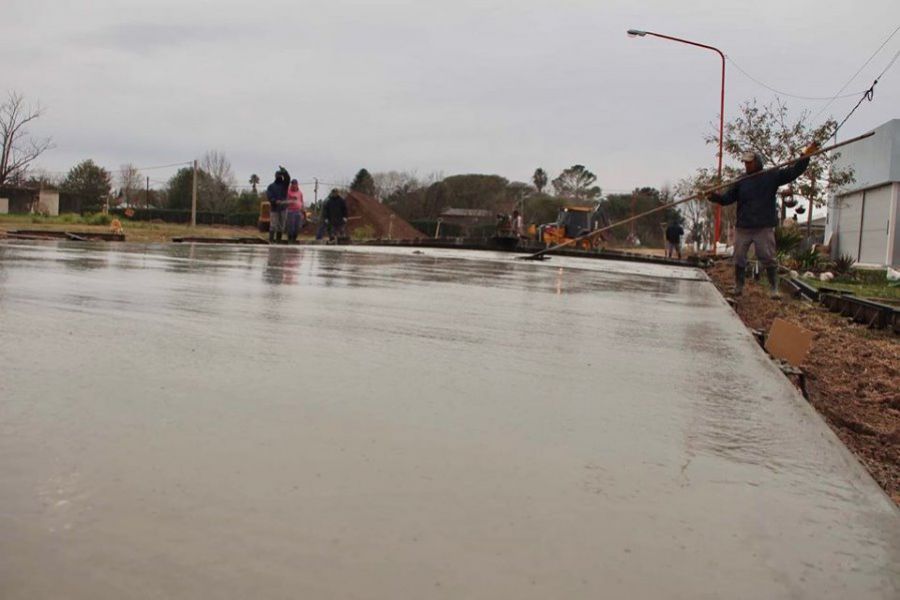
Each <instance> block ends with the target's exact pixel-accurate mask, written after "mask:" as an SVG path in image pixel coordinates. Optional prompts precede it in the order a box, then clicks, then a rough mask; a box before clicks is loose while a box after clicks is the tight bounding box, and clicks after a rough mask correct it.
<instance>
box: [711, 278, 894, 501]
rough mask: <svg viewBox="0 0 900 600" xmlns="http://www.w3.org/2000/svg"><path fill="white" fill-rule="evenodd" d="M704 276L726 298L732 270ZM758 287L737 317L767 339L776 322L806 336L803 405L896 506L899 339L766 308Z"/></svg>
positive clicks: (792, 309)
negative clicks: (818, 417) (820, 418)
mask: <svg viewBox="0 0 900 600" xmlns="http://www.w3.org/2000/svg"><path fill="white" fill-rule="evenodd" d="M707 273H708V274H709V276H710V279H712V281H713V283H715V285H716V286H717V287H718V288H719V289H720V290H721V291H722V293H723V294H725V295H726V297H728V296H730V290H731V288H732V287H733V285H734V270H733V266H732V264H731V263H730V262H727V261H718V262H717V263H716V264H715V265H714V266H713V267H711V268H710V269H708V271H707ZM764 279H765V278H764V277H763V281H760V282H758V283H756V282H752V281H750V282H748V283H747V286H746V288H745V289H744V294H743V296H742V297H741V298H740V299H739V300H738V301H737V302H736V303H735V305H734V309H735V311H736V312H737V314H738V316H740V318H741V320H742V321H743V322H744V324H745V325H747V327H749V328H751V329H757V330H762V331H768V330H769V328H770V327H771V325H772V321H773V320H774V319H775V318H776V317H781V318H782V319H785V320H787V321H790V322H792V323H795V324H797V325H800V326H801V327H804V328H806V329H808V330H810V331H812V332H813V334H814V338H813V346H812V349H811V351H810V353H809V356H808V357H807V359H806V362H805V363H804V364H803V370H804V371H805V373H806V387H807V391H808V393H809V401H810V403H811V404H812V405H813V406H814V407H815V408H816V410H818V411H819V413H821V414H822V416H824V417H825V420H826V422H827V423H828V425H829V426H830V427H831V428H832V429H833V430H834V432H835V433H836V434H837V435H838V437H839V438H840V439H841V440H842V441H843V442H844V443H845V444H846V445H847V447H849V448H850V450H852V451H853V453H854V454H856V456H857V457H858V458H859V459H860V461H862V463H863V464H864V465H865V466H866V468H867V469H868V470H869V472H870V473H871V474H872V477H874V478H875V480H876V481H877V482H878V483H879V484H880V485H881V487H883V488H884V489H885V491H887V493H888V494H889V495H890V496H891V498H893V500H894V502H896V503H897V504H898V505H900V336H898V335H896V334H895V333H893V332H891V331H890V330H883V331H879V330H873V329H868V328H867V327H865V326H863V325H858V324H855V323H853V322H851V321H850V320H849V319H847V318H845V317H841V316H840V315H838V314H835V313H831V312H828V310H827V309H825V308H824V307H822V306H820V305H817V304H813V303H810V302H804V301H800V300H792V299H790V298H789V297H784V299H782V300H772V299H770V298H769V297H768V286H767V285H766V284H765V282H764Z"/></svg>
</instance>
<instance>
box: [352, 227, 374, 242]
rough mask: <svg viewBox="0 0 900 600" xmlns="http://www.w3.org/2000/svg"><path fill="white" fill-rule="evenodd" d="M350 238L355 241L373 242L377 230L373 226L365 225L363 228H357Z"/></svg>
mask: <svg viewBox="0 0 900 600" xmlns="http://www.w3.org/2000/svg"><path fill="white" fill-rule="evenodd" d="M350 237H351V238H352V239H354V240H371V239H372V238H374V237H375V228H374V227H372V226H371V225H363V226H362V227H357V228H356V229H354V230H353V232H352V233H351V234H350Z"/></svg>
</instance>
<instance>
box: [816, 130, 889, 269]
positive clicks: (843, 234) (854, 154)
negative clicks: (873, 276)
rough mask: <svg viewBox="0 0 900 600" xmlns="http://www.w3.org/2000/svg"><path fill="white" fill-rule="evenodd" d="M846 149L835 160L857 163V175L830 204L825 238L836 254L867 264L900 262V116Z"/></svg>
mask: <svg viewBox="0 0 900 600" xmlns="http://www.w3.org/2000/svg"><path fill="white" fill-rule="evenodd" d="M840 152H841V155H840V157H838V159H837V160H836V161H835V165H836V166H838V167H841V168H846V167H852V168H853V171H854V173H855V176H856V180H855V181H854V183H852V184H850V185H849V186H847V187H846V188H845V189H843V190H841V191H840V192H838V193H837V194H835V197H834V198H833V199H832V200H831V202H830V203H829V207H828V209H829V210H828V223H827V226H826V232H825V238H826V240H827V239H828V238H831V247H832V253H833V254H834V255H835V256H837V255H842V254H846V255H850V256H852V257H853V258H854V259H856V260H857V262H859V263H860V264H862V265H869V266H877V267H883V266H888V265H890V266H894V267H896V266H898V265H900V227H898V226H897V225H898V224H897V221H898V215H900V119H893V120H891V121H888V122H887V123H885V124H883V125H881V126H880V127H878V128H877V129H875V135H873V136H872V137H870V138H867V139H864V140H862V141H859V142H856V143H855V144H850V145H849V146H845V147H844V148H842V149H841V151H840Z"/></svg>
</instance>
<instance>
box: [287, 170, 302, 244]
mask: <svg viewBox="0 0 900 600" xmlns="http://www.w3.org/2000/svg"><path fill="white" fill-rule="evenodd" d="M304 217H305V212H304V207H303V192H301V191H300V184H298V183H297V180H296V179H292V180H291V186H290V187H289V188H288V193H287V234H288V243H289V244H296V243H297V234H298V233H299V232H300V229H301V228H302V227H303V225H304V223H303V221H304Z"/></svg>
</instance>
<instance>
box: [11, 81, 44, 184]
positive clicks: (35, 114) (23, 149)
mask: <svg viewBox="0 0 900 600" xmlns="http://www.w3.org/2000/svg"><path fill="white" fill-rule="evenodd" d="M43 114H44V110H43V109H42V108H41V107H40V106H39V105H27V104H26V103H25V96H23V95H22V94H20V93H18V92H9V93H8V94H7V97H6V101H5V102H3V104H0V185H3V184H4V183H6V182H7V181H18V180H20V179H22V178H23V177H24V175H25V171H26V170H27V169H28V165H30V164H31V163H32V162H33V161H34V160H35V159H36V158H37V157H39V156H40V155H41V154H43V153H44V152H46V151H47V150H50V149H51V148H53V142H52V141H51V139H50V138H34V137H31V136H30V135H29V133H28V130H27V129H26V127H27V126H28V124H29V123H31V122H33V121H34V120H35V119H37V118H39V117H40V116H41V115H43Z"/></svg>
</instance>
